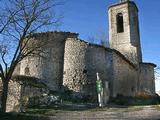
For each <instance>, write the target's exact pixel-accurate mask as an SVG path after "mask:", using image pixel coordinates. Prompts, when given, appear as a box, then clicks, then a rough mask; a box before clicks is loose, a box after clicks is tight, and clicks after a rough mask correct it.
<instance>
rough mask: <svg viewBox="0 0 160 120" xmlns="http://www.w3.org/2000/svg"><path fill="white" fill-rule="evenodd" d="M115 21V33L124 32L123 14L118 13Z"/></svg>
mask: <svg viewBox="0 0 160 120" xmlns="http://www.w3.org/2000/svg"><path fill="white" fill-rule="evenodd" d="M116 19H117V33H122V32H124V25H123V14H122V13H118V14H117V16H116Z"/></svg>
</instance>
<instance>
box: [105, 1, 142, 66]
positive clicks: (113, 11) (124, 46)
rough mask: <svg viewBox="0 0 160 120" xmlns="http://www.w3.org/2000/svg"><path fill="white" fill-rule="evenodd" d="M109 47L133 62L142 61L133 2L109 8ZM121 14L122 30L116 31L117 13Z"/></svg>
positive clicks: (135, 8)
mask: <svg viewBox="0 0 160 120" xmlns="http://www.w3.org/2000/svg"><path fill="white" fill-rule="evenodd" d="M108 13H109V43H110V47H111V48H114V49H116V50H118V51H120V52H121V53H122V54H123V55H124V56H125V57H127V58H128V59H129V60H130V61H132V62H133V63H134V64H138V63H139V62H141V61H142V54H141V46H140V38H139V25H138V10H137V7H136V5H135V4H134V3H133V2H124V3H121V4H117V5H113V6H111V7H110V8H109V11H108ZM118 13H122V15H123V26H124V32H121V33H117V17H116V16H117V14H118Z"/></svg>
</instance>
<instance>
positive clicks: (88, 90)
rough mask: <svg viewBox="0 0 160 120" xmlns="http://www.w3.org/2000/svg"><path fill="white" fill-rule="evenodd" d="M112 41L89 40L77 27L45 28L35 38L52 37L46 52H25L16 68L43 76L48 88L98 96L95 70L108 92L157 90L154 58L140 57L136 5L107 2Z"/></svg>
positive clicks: (18, 71)
mask: <svg viewBox="0 0 160 120" xmlns="http://www.w3.org/2000/svg"><path fill="white" fill-rule="evenodd" d="M108 15H109V47H108V48H107V47H104V46H101V45H97V44H92V43H88V42H85V41H84V40H81V39H79V38H78V34H77V33H70V32H47V33H36V34H34V35H32V39H34V40H39V41H41V40H42V41H43V40H51V41H52V43H50V44H49V45H47V46H46V47H44V48H43V50H44V51H46V52H47V53H46V54H45V55H46V57H45V58H43V57H27V58H25V59H24V60H23V61H21V63H20V64H19V66H18V67H17V68H16V71H15V74H18V75H29V76H33V77H36V78H39V79H40V80H41V81H42V82H44V83H45V84H46V85H47V86H48V88H49V89H50V90H53V91H59V90H60V89H62V88H63V89H64V88H65V89H69V90H72V91H73V92H76V93H79V94H82V95H88V96H91V97H93V96H97V93H96V79H97V76H96V73H97V72H98V73H99V76H100V79H101V80H102V82H103V90H104V91H103V92H104V96H105V95H106V96H110V97H116V96H117V95H123V96H135V95H136V93H138V92H144V91H147V92H150V93H151V94H154V93H155V77H154V68H155V67H156V65H155V64H153V63H144V62H143V60H142V52H141V43H140V31H139V20H138V8H137V6H136V4H135V3H134V2H133V1H129V0H121V1H120V2H119V3H116V4H113V5H111V6H109V8H108Z"/></svg>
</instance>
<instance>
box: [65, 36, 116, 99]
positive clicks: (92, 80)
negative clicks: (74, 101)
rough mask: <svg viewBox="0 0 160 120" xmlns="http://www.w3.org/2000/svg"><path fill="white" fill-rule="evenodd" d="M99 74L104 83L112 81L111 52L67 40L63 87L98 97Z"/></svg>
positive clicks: (95, 46) (81, 42)
mask: <svg viewBox="0 0 160 120" xmlns="http://www.w3.org/2000/svg"><path fill="white" fill-rule="evenodd" d="M97 72H98V73H99V74H100V79H101V80H102V81H103V83H105V81H112V78H113V76H112V75H113V74H112V55H111V54H110V52H108V51H107V50H105V48H103V47H100V46H98V45H90V44H87V43H86V42H84V41H80V40H78V39H67V41H66V45H65V56H64V75H63V85H64V86H66V87H68V88H69V89H70V90H73V91H75V92H79V93H82V94H84V95H91V96H92V97H93V96H94V97H97V93H96V79H97V76H96V73H97ZM104 88H105V87H104ZM104 91H105V89H104Z"/></svg>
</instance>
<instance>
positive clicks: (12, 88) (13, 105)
mask: <svg viewBox="0 0 160 120" xmlns="http://www.w3.org/2000/svg"><path fill="white" fill-rule="evenodd" d="M8 88H9V89H8V98H7V108H6V111H7V112H10V111H14V110H15V111H16V109H17V108H18V106H19V100H20V96H21V85H20V84H19V83H17V82H13V81H12V80H11V81H10V82H9V87H8ZM1 90H2V81H0V91H1ZM1 93H2V92H0V96H1Z"/></svg>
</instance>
